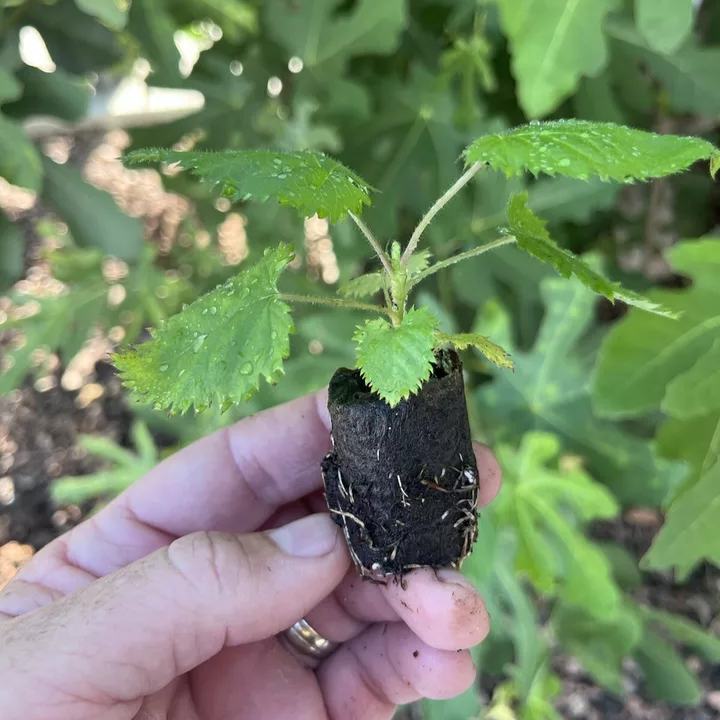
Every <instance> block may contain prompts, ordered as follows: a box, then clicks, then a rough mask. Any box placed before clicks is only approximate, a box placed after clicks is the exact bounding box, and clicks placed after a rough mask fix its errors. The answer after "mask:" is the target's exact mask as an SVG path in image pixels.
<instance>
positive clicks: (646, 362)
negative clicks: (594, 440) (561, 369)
mask: <svg viewBox="0 0 720 720" xmlns="http://www.w3.org/2000/svg"><path fill="white" fill-rule="evenodd" d="M666 257H667V259H668V261H669V262H670V264H671V265H672V267H673V268H674V269H675V270H676V271H677V272H679V273H682V274H683V275H686V276H689V277H691V278H693V279H694V282H693V285H692V287H690V288H689V289H687V290H684V291H677V290H674V291H672V290H654V291H652V292H651V293H650V295H649V297H650V299H651V300H652V301H653V302H656V303H658V304H667V305H669V306H670V307H672V308H673V309H674V310H677V311H679V312H681V313H682V316H681V317H680V318H679V319H678V320H676V321H675V322H673V323H668V322H665V321H664V320H662V319H660V318H657V317H653V316H652V315H649V314H647V313H638V312H634V311H631V312H630V313H629V315H628V316H627V317H626V318H623V319H622V320H621V321H620V322H618V323H616V324H615V325H614V326H613V328H612V330H611V331H610V332H609V333H608V335H607V337H606V339H605V341H604V343H603V346H602V349H601V351H600V357H599V362H598V367H597V370H596V373H595V387H594V399H595V407H596V409H597V410H598V412H600V413H602V414H603V415H606V416H609V417H625V416H630V415H638V414H640V413H643V412H646V411H648V410H652V409H654V408H659V407H660V406H661V404H662V402H663V398H664V396H665V392H666V388H667V387H668V385H669V383H671V382H672V381H673V380H674V379H675V378H676V377H678V376H679V375H682V374H684V373H687V372H688V371H690V370H691V368H692V367H693V365H695V363H696V362H698V360H699V358H701V357H702V356H703V355H704V354H705V353H707V352H709V351H710V350H711V348H712V347H713V345H714V343H715V342H716V341H718V340H720V285H718V282H717V278H718V274H717V273H718V272H719V271H720V241H719V240H718V239H712V238H711V239H706V240H700V241H697V242H684V243H681V244H679V245H676V246H675V247H673V248H671V249H670V250H669V251H668V252H667V254H666Z"/></svg>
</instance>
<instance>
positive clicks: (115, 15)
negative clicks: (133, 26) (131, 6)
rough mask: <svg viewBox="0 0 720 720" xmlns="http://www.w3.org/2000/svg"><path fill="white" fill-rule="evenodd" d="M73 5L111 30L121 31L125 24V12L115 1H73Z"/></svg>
mask: <svg viewBox="0 0 720 720" xmlns="http://www.w3.org/2000/svg"><path fill="white" fill-rule="evenodd" d="M75 4H76V5H77V6H78V8H79V9H80V10H82V11H83V12H84V13H87V14H88V15H92V16H93V17H96V18H97V19H98V20H100V21H101V22H103V23H105V24H106V25H108V26H109V27H111V28H112V29H113V30H122V29H123V28H124V27H125V24H126V23H127V10H126V9H123V8H121V7H120V4H119V3H118V2H117V0H75Z"/></svg>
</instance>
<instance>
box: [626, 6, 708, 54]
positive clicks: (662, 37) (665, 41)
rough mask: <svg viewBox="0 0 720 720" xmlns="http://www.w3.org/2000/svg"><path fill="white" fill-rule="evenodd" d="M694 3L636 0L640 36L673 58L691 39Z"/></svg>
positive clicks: (655, 48)
mask: <svg viewBox="0 0 720 720" xmlns="http://www.w3.org/2000/svg"><path fill="white" fill-rule="evenodd" d="M694 17H695V13H694V7H693V0H635V22H636V24H637V28H638V31H639V32H640V35H642V37H643V38H645V40H646V41H647V44H648V45H649V46H650V47H651V48H652V49H653V50H656V51H657V52H660V53H664V54H665V55H672V54H673V53H674V52H675V51H676V50H677V49H678V48H679V47H680V46H681V45H682V44H683V43H684V42H685V41H686V40H687V39H688V38H689V37H690V35H691V33H692V27H693V20H694Z"/></svg>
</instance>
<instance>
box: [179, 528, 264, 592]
mask: <svg viewBox="0 0 720 720" xmlns="http://www.w3.org/2000/svg"><path fill="white" fill-rule="evenodd" d="M251 544H252V543H251V541H250V540H249V538H248V537H247V536H245V537H243V536H238V535H233V534H231V533H221V532H206V531H201V532H195V533H192V534H190V535H186V536H185V537H182V538H179V539H178V540H176V541H175V542H173V543H172V544H171V545H170V547H169V548H168V558H169V560H170V562H171V563H172V564H173V566H174V567H175V569H176V570H177V571H179V572H180V573H181V574H182V575H183V576H184V577H185V578H186V580H187V581H188V582H189V583H191V584H192V586H194V587H197V588H200V589H202V591H203V592H207V590H208V588H209V587H210V588H212V589H214V590H215V591H216V592H217V593H218V594H219V595H225V594H228V593H232V594H234V593H237V592H238V590H239V589H240V587H241V586H242V585H243V583H244V582H247V578H248V577H250V576H252V575H253V574H254V567H255V564H256V562H255V559H254V556H255V554H256V553H255V552H253V549H252V548H251V547H250V545H251Z"/></svg>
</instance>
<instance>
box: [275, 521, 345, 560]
mask: <svg viewBox="0 0 720 720" xmlns="http://www.w3.org/2000/svg"><path fill="white" fill-rule="evenodd" d="M339 532H340V529H339V528H338V526H337V525H336V524H335V523H334V522H333V521H332V520H331V519H330V516H329V515H326V514H323V513H318V514H317V515H309V516H308V517H304V518H302V519H300V520H296V521H295V522H292V523H290V524H289V525H284V526H283V527H281V528H277V529H276V530H270V531H269V532H268V536H269V537H270V538H271V539H272V541H273V542H274V543H275V544H276V545H277V546H278V547H279V548H280V549H281V550H282V551H283V552H285V553H287V554H288V555H292V556H293V557H320V556H322V555H327V554H328V553H330V552H332V551H333V550H334V549H335V545H337V541H338V535H339Z"/></svg>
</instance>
